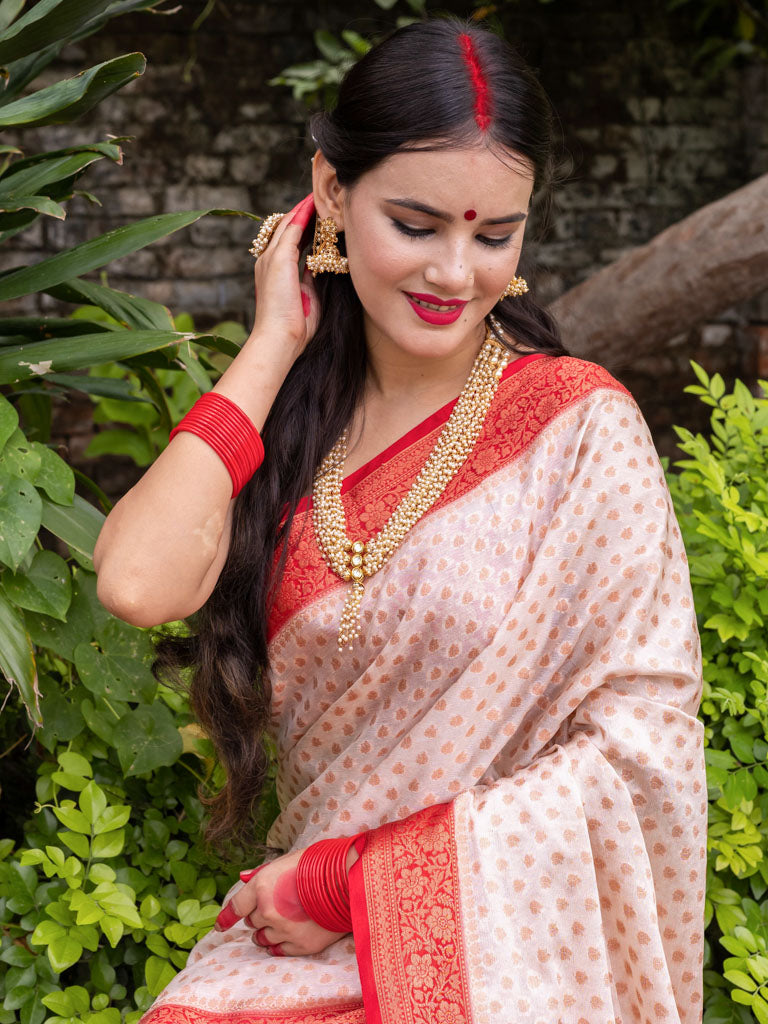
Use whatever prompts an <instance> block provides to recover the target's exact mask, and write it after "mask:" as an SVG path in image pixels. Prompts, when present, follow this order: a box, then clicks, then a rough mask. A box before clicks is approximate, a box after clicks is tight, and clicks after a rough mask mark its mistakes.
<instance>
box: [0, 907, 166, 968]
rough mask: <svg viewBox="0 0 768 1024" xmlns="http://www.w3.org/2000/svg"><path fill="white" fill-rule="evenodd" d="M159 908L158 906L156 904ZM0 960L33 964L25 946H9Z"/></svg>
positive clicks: (24, 964) (15, 965)
mask: <svg viewBox="0 0 768 1024" xmlns="http://www.w3.org/2000/svg"><path fill="white" fill-rule="evenodd" d="M158 906H159V904H158ZM0 960H2V962H3V963H4V964H10V966H11V967H29V966H30V964H33V963H34V962H35V957H34V955H33V954H32V953H30V951H29V950H28V949H27V947H26V946H17V945H15V944H14V945H13V946H9V947H8V949H4V950H3V952H2V953H0Z"/></svg>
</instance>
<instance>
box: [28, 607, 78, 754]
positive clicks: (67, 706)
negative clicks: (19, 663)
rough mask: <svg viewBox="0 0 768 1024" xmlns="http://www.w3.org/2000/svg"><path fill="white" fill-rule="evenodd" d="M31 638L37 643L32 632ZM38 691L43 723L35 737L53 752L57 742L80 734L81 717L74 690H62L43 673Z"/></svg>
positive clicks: (58, 683)
mask: <svg viewBox="0 0 768 1024" xmlns="http://www.w3.org/2000/svg"><path fill="white" fill-rule="evenodd" d="M52 621H56V620H52ZM31 637H32V640H33V641H34V642H36V643H38V642H39V637H38V639H37V640H36V639H35V634H34V632H33V633H31ZM39 689H40V710H41V714H42V719H43V723H42V728H41V729H40V731H39V732H38V734H37V735H38V738H39V740H40V742H41V743H42V744H43V746H45V747H46V748H47V749H48V750H54V749H55V748H56V743H57V742H64V743H66V742H67V741H68V740H72V739H74V738H75V736H78V735H79V734H80V733H81V732H82V730H83V716H82V713H81V711H80V708H79V705H78V703H77V701H76V699H73V698H74V697H75V695H76V690H72V691H65V690H63V689H62V684H61V682H60V681H59V680H58V679H54V677H53V676H50V675H47V674H45V673H44V674H43V675H41V676H40V686H39Z"/></svg>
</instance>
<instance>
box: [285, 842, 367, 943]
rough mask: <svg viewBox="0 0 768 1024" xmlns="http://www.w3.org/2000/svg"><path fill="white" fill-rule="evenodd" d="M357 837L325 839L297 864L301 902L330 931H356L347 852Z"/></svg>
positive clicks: (316, 921) (318, 922) (297, 889)
mask: <svg viewBox="0 0 768 1024" xmlns="http://www.w3.org/2000/svg"><path fill="white" fill-rule="evenodd" d="M357 838H358V837H357V836H345V837H344V838H342V839H321V840H320V841H319V842H317V843H313V844H312V846H308V847H307V849H306V850H304V852H303V853H302V855H301V857H300V858H299V863H298V865H297V867H296V891H297V893H298V896H299V903H301V905H302V907H303V908H304V910H305V911H306V913H307V914H309V916H310V917H311V918H312V920H313V921H314V922H315V924H319V925H320V927H321V928H325V929H326V930H327V931H329V932H341V933H342V934H346V933H347V932H351V931H352V916H351V914H350V910H349V882H348V880H347V854H348V853H349V850H350V847H351V846H352V845H353V844H354V842H355V840H356V839H357Z"/></svg>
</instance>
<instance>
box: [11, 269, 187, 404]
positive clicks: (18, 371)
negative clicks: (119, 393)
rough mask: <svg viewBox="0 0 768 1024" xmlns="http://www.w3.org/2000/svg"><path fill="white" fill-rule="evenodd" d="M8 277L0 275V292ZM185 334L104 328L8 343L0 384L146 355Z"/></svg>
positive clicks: (178, 339)
mask: <svg viewBox="0 0 768 1024" xmlns="http://www.w3.org/2000/svg"><path fill="white" fill-rule="evenodd" d="M54 258H56V257H54ZM38 265H40V264H38ZM9 276H10V275H9ZM7 279H8V278H7V277H6V278H1V277H0V291H2V285H3V281H5V280H7ZM185 337H186V336H185V335H183V334H180V333H179V332H178V331H133V330H124V331H114V330H105V331H103V332H102V333H101V334H84V335H81V336H79V337H78V336H75V337H69V338H53V339H51V340H50V341H33V342H30V343H29V344H24V345H6V346H4V347H3V348H0V384H15V383H18V382H19V381H22V380H29V379H30V378H32V377H35V376H43V375H45V374H47V373H50V372H51V371H52V370H53V371H56V372H61V371H64V370H79V369H83V368H84V367H87V366H90V365H92V364H93V363H107V362H112V361H113V360H124V359H128V358H132V357H134V356H138V355H144V354H145V353H147V352H155V351H157V350H158V349H163V348H169V347H170V346H172V345H176V344H178V343H179V342H180V341H183V340H185Z"/></svg>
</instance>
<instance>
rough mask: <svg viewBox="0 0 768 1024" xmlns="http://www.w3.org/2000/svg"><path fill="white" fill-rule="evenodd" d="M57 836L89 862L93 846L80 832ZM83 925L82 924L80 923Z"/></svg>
mask: <svg viewBox="0 0 768 1024" xmlns="http://www.w3.org/2000/svg"><path fill="white" fill-rule="evenodd" d="M56 835H57V836H58V838H59V839H60V840H61V842H62V843H65V844H66V845H67V846H68V847H69V848H70V850H71V851H72V852H73V853H75V854H77V856H78V857H80V859H81V860H88V858H89V857H90V855H91V844H90V843H89V842H88V839H87V838H86V836H84V835H80V833H79V832H57V833H56ZM79 923H82V922H79Z"/></svg>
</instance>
